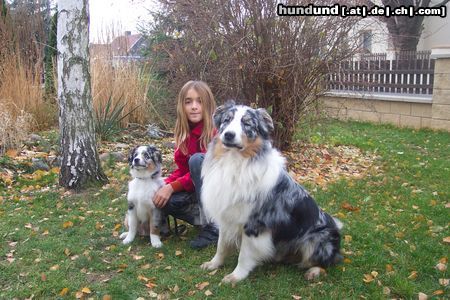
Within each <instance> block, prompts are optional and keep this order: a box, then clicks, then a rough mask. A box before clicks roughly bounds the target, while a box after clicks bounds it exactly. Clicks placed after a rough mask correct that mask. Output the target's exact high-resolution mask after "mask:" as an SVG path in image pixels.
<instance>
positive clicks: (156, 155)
mask: <svg viewBox="0 0 450 300" xmlns="http://www.w3.org/2000/svg"><path fill="white" fill-rule="evenodd" d="M147 151H148V152H149V154H150V157H151V158H152V160H153V161H154V162H155V163H156V164H161V163H162V156H161V152H159V150H158V149H157V148H156V147H155V146H154V145H149V146H147Z"/></svg>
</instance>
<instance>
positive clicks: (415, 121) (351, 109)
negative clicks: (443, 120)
mask: <svg viewBox="0 0 450 300" xmlns="http://www.w3.org/2000/svg"><path fill="white" fill-rule="evenodd" d="M403 100H404V101H395V100H386V99H377V97H376V96H375V95H372V97H370V98H369V99H367V97H366V98H353V97H350V96H343V95H339V96H336V95H334V96H331V95H330V96H325V97H322V102H323V105H324V106H325V108H326V111H327V113H328V115H330V116H331V117H336V118H339V119H343V120H347V119H352V120H359V121H369V122H374V123H389V124H393V125H396V126H401V127H403V126H404V127H412V128H423V127H430V128H431V127H432V125H431V121H432V104H431V99H430V101H429V102H428V103H427V102H409V101H408V100H410V101H415V99H408V98H405V99H403Z"/></svg>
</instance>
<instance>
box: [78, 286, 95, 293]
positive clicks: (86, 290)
mask: <svg viewBox="0 0 450 300" xmlns="http://www.w3.org/2000/svg"><path fill="white" fill-rule="evenodd" d="M81 291H82V292H83V293H85V294H90V293H92V292H91V290H90V289H89V288H88V287H84V288H82V289H81Z"/></svg>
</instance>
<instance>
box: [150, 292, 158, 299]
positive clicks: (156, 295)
mask: <svg viewBox="0 0 450 300" xmlns="http://www.w3.org/2000/svg"><path fill="white" fill-rule="evenodd" d="M148 295H149V296H150V298H157V297H158V294H157V293H155V292H154V291H149V292H148Z"/></svg>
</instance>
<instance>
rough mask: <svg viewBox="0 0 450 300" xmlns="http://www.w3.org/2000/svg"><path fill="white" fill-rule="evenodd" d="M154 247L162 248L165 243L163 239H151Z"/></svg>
mask: <svg viewBox="0 0 450 300" xmlns="http://www.w3.org/2000/svg"><path fill="white" fill-rule="evenodd" d="M150 243H151V244H152V247H153V248H161V247H162V246H163V243H162V242H161V241H151V242H150Z"/></svg>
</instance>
